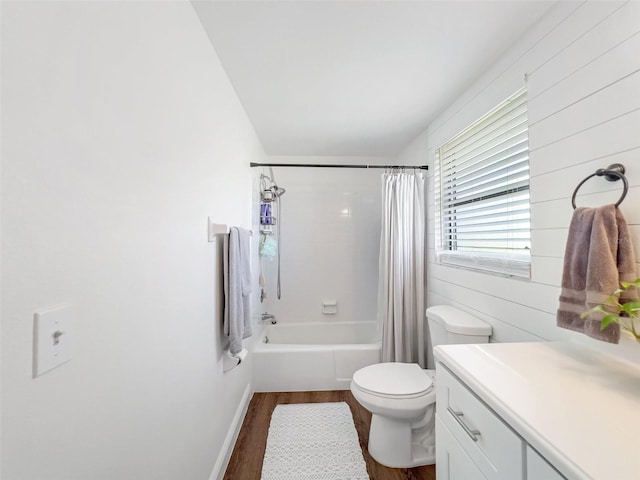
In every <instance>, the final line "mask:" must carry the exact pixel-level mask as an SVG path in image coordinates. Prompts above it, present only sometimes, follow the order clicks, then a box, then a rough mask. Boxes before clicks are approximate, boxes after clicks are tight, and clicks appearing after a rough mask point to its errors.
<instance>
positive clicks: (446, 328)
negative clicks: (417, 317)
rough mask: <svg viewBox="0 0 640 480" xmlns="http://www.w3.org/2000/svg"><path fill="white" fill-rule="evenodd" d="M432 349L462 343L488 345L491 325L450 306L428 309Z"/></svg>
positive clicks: (437, 306) (436, 306)
mask: <svg viewBox="0 0 640 480" xmlns="http://www.w3.org/2000/svg"><path fill="white" fill-rule="evenodd" d="M427 322H428V324H429V334H430V336H431V347H432V348H433V347H435V346H436V345H453V344H460V343H488V342H489V337H490V336H491V325H489V324H488V323H485V322H483V321H482V320H480V319H479V318H476V317H474V316H473V315H470V314H468V313H467V312H464V311H462V310H460V309H458V308H456V307H452V306H450V305H435V306H433V307H429V308H427Z"/></svg>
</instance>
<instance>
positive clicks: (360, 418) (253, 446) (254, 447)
mask: <svg viewBox="0 0 640 480" xmlns="http://www.w3.org/2000/svg"><path fill="white" fill-rule="evenodd" d="M318 402H346V403H347V404H348V405H349V408H351V413H352V415H353V422H354V424H355V426H356V430H357V431H358V437H359V438H360V446H361V447H362V453H363V455H364V459H365V462H366V464H367V471H368V472H369V476H370V477H371V479H372V480H435V478H436V472H435V467H434V466H433V465H428V466H425V467H416V468H388V467H384V466H382V465H380V464H379V463H377V462H376V461H375V460H374V459H372V458H371V457H370V456H369V453H368V451H367V443H368V442H369V425H370V423H371V413H369V412H368V411H367V410H365V409H364V408H363V407H362V406H361V405H360V404H359V403H358V402H357V401H356V400H355V399H354V398H353V395H351V392H350V391H349V390H338V391H327V392H277V393H256V394H254V396H253V398H252V399H251V402H250V403H249V408H248V410H247V415H246V416H245V419H244V422H243V424H242V428H241V430H240V433H239V435H238V440H237V441H236V444H235V447H234V449H233V453H232V455H231V459H230V460H229V465H228V466H227V471H226V472H225V475H224V479H225V480H259V479H260V473H261V471H262V458H263V456H264V452H265V448H266V446H267V434H268V432H269V421H270V420H271V413H272V412H273V409H274V408H275V407H276V405H278V404H280V403H318Z"/></svg>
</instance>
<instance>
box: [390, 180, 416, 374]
mask: <svg viewBox="0 0 640 480" xmlns="http://www.w3.org/2000/svg"><path fill="white" fill-rule="evenodd" d="M424 226H425V211H424V178H423V176H422V173H420V172H418V173H385V174H383V176H382V229H381V235H380V268H379V280H378V320H379V322H380V324H381V326H382V361H383V362H418V351H419V348H418V340H419V339H418V335H417V333H418V322H421V321H422V317H423V315H424ZM420 341H422V340H420ZM420 350H421V349H420Z"/></svg>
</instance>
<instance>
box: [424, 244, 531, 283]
mask: <svg viewBox="0 0 640 480" xmlns="http://www.w3.org/2000/svg"><path fill="white" fill-rule="evenodd" d="M436 257H437V260H438V263H440V264H442V265H449V266H454V267H462V268H468V269H470V270H476V271H479V272H483V273H490V274H494V275H501V276H506V277H517V278H522V279H527V280H528V279H530V278H531V258H530V257H529V256H528V255H498V254H493V255H492V254H479V253H460V252H450V251H442V252H438V253H437V254H436Z"/></svg>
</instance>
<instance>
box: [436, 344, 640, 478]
mask: <svg viewBox="0 0 640 480" xmlns="http://www.w3.org/2000/svg"><path fill="white" fill-rule="evenodd" d="M638 348H640V345H638ZM434 354H435V358H436V360H437V361H439V362H442V363H444V364H445V365H446V366H447V367H448V368H449V370H451V371H452V372H453V373H454V374H455V375H456V376H458V378H460V379H461V380H462V381H463V382H464V383H466V384H467V385H468V386H469V387H470V388H471V389H472V390H473V391H474V392H475V393H476V394H477V395H478V396H479V397H480V398H481V399H482V400H484V402H485V403H487V404H488V405H489V406H490V407H491V408H492V409H493V410H494V411H495V412H496V413H497V414H498V415H499V416H500V417H502V418H503V419H504V420H505V421H506V422H507V423H508V424H510V425H511V426H512V428H513V429H514V430H515V431H516V432H517V433H518V434H519V435H520V436H521V437H522V438H524V439H525V441H526V442H527V443H529V444H530V445H531V446H532V447H533V448H535V449H536V450H537V451H538V452H540V454H542V455H543V456H544V457H545V458H546V459H547V461H549V463H551V464H553V465H554V466H555V467H556V468H557V469H558V470H559V471H560V472H561V473H562V474H563V475H565V476H566V477H567V478H569V479H571V480H572V479H596V480H637V479H640V367H638V366H635V365H631V364H627V363H624V362H621V361H619V360H617V359H615V358H613V357H609V356H606V355H604V354H601V353H599V352H595V351H593V350H591V349H589V348H587V347H584V346H582V345H578V344H574V343H568V342H541V343H491V344H484V345H446V346H438V347H436V348H435V351H434Z"/></svg>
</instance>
